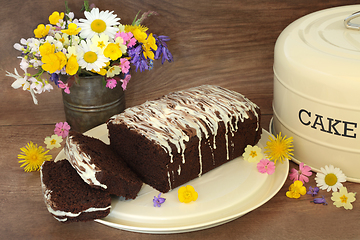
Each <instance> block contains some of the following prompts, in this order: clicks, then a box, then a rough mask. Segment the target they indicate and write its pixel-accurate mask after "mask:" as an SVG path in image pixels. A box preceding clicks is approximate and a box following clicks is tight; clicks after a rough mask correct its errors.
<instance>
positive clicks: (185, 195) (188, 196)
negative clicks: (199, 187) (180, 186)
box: [184, 191, 191, 199]
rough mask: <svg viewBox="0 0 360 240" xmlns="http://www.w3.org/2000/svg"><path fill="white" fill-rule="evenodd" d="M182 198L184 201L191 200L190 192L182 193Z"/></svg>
mask: <svg viewBox="0 0 360 240" xmlns="http://www.w3.org/2000/svg"><path fill="white" fill-rule="evenodd" d="M184 197H185V199H189V198H191V192H190V191H186V192H184Z"/></svg>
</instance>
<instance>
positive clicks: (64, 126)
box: [54, 122, 70, 138]
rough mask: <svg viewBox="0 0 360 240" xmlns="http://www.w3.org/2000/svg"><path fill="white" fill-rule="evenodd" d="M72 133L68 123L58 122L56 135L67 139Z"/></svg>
mask: <svg viewBox="0 0 360 240" xmlns="http://www.w3.org/2000/svg"><path fill="white" fill-rule="evenodd" d="M69 131H70V125H69V124H68V123H67V122H58V123H56V124H55V129H54V133H55V134H56V135H58V136H60V137H63V138H65V137H67V135H68V134H69Z"/></svg>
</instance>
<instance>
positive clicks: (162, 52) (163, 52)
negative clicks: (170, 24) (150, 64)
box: [154, 34, 174, 64]
mask: <svg viewBox="0 0 360 240" xmlns="http://www.w3.org/2000/svg"><path fill="white" fill-rule="evenodd" d="M154 37H155V39H156V45H157V47H158V48H157V50H156V51H155V57H154V58H155V59H156V60H157V59H160V57H161V56H162V58H161V64H164V62H165V60H167V61H168V62H173V61H174V59H173V56H172V54H171V53H170V51H169V49H168V46H167V44H166V42H167V41H169V40H170V38H169V37H168V36H164V35H160V36H157V35H155V34H154Z"/></svg>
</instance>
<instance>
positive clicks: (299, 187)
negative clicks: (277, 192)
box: [286, 180, 306, 198]
mask: <svg viewBox="0 0 360 240" xmlns="http://www.w3.org/2000/svg"><path fill="white" fill-rule="evenodd" d="M305 194H306V187H304V186H303V182H302V181H299V180H296V181H295V182H294V183H293V184H291V185H290V187H289V191H287V192H286V196H287V197H288V198H299V197H300V196H301V195H305Z"/></svg>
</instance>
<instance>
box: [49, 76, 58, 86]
mask: <svg viewBox="0 0 360 240" xmlns="http://www.w3.org/2000/svg"><path fill="white" fill-rule="evenodd" d="M50 81H52V82H54V83H55V84H56V86H58V87H59V74H56V73H52V74H51V76H50Z"/></svg>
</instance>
